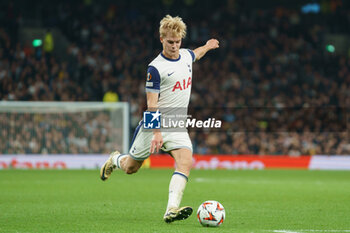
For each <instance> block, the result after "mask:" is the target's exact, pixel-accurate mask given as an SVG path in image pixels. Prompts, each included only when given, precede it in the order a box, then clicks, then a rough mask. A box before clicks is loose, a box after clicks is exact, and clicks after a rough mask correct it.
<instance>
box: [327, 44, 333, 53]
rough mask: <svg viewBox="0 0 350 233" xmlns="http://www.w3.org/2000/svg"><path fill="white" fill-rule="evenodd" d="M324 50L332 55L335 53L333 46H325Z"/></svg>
mask: <svg viewBox="0 0 350 233" xmlns="http://www.w3.org/2000/svg"><path fill="white" fill-rule="evenodd" d="M326 50H327V51H328V52H330V53H334V52H335V47H334V45H331V44H328V45H327V46H326Z"/></svg>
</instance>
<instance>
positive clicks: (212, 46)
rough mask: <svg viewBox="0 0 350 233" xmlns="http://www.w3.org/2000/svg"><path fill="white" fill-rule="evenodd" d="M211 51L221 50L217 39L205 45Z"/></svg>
mask: <svg viewBox="0 0 350 233" xmlns="http://www.w3.org/2000/svg"><path fill="white" fill-rule="evenodd" d="M205 45H206V46H207V47H208V49H209V50H211V49H217V48H219V41H218V40H217V39H210V40H208V41H207V43H206V44H205Z"/></svg>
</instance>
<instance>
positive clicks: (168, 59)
mask: <svg viewBox="0 0 350 233" xmlns="http://www.w3.org/2000/svg"><path fill="white" fill-rule="evenodd" d="M160 55H161V56H162V57H163V58H164V59H165V60H167V61H178V60H180V58H181V54H179V57H178V58H176V59H171V58H167V57H166V56H164V54H163V52H161V53H160Z"/></svg>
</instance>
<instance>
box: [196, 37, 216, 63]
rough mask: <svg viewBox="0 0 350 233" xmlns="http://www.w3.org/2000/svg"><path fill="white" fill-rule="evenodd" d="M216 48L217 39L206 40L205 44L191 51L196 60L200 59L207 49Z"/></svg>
mask: <svg viewBox="0 0 350 233" xmlns="http://www.w3.org/2000/svg"><path fill="white" fill-rule="evenodd" d="M217 48H219V41H218V40H217V39H210V40H208V41H207V43H205V45H203V46H201V47H198V48H196V49H195V50H193V53H194V55H195V57H196V60H195V61H198V60H199V59H201V58H202V57H203V56H204V55H205V54H206V53H207V52H208V51H209V50H212V49H217Z"/></svg>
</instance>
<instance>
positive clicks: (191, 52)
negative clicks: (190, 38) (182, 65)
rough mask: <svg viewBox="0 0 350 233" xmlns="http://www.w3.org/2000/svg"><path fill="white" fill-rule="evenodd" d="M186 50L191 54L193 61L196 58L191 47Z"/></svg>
mask: <svg viewBox="0 0 350 233" xmlns="http://www.w3.org/2000/svg"><path fill="white" fill-rule="evenodd" d="M187 50H188V52H189V53H190V54H191V57H192V62H194V61H195V60H196V55H194V52H193V51H192V50H191V49H187Z"/></svg>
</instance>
